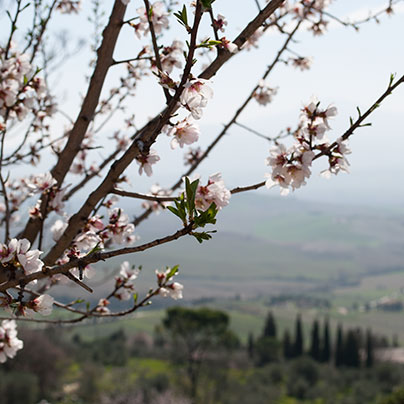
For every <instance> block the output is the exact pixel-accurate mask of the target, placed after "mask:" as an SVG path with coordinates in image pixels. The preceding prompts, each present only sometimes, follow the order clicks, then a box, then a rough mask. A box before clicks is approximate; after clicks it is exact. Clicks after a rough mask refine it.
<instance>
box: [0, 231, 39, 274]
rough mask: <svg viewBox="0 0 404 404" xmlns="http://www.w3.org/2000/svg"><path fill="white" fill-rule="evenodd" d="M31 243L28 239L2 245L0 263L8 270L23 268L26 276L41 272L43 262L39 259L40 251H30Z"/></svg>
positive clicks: (14, 240)
mask: <svg viewBox="0 0 404 404" xmlns="http://www.w3.org/2000/svg"><path fill="white" fill-rule="evenodd" d="M30 247H31V243H30V242H29V241H28V240H27V239H21V240H17V239H15V238H13V239H12V240H11V241H10V242H9V243H8V244H0V263H1V264H2V265H3V267H4V266H6V267H8V268H10V269H11V268H13V269H17V268H21V267H22V269H23V270H24V273H25V274H26V275H29V274H32V273H34V272H37V271H40V270H41V269H42V267H43V265H44V264H43V262H42V261H41V260H40V259H39V256H40V255H41V254H42V251H40V250H30Z"/></svg>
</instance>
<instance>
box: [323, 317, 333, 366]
mask: <svg viewBox="0 0 404 404" xmlns="http://www.w3.org/2000/svg"><path fill="white" fill-rule="evenodd" d="M330 358H331V341H330V324H329V321H328V318H326V319H325V320H324V334H323V344H322V346H321V361H322V362H329V361H330Z"/></svg>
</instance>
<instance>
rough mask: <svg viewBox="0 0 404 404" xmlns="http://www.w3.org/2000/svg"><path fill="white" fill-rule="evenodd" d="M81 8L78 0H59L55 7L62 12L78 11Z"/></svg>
mask: <svg viewBox="0 0 404 404" xmlns="http://www.w3.org/2000/svg"><path fill="white" fill-rule="evenodd" d="M80 8H81V1H80V0H59V2H58V4H57V5H56V9H57V10H59V11H60V12H61V13H62V14H71V13H78V12H79V11H80Z"/></svg>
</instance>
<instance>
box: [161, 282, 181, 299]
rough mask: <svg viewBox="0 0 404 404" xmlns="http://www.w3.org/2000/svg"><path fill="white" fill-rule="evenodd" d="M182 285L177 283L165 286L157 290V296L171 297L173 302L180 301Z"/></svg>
mask: <svg viewBox="0 0 404 404" xmlns="http://www.w3.org/2000/svg"><path fill="white" fill-rule="evenodd" d="M183 289H184V285H182V284H181V283H178V282H174V283H171V284H169V285H166V286H164V287H162V288H160V290H159V295H161V296H163V297H171V298H172V299H174V300H178V299H182V297H183V296H182V290H183Z"/></svg>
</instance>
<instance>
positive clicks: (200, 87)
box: [180, 79, 213, 119]
mask: <svg viewBox="0 0 404 404" xmlns="http://www.w3.org/2000/svg"><path fill="white" fill-rule="evenodd" d="M209 82H210V81H209V80H205V79H191V80H189V81H188V82H187V83H186V84H185V86H184V91H183V92H182V94H181V97H180V102H181V104H182V105H183V106H184V107H185V108H186V109H187V110H188V111H190V112H191V115H192V117H193V118H194V119H201V117H202V108H205V107H206V105H207V103H208V100H209V99H210V98H212V97H213V90H212V89H211V88H210V87H209V86H208V83H209Z"/></svg>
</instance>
